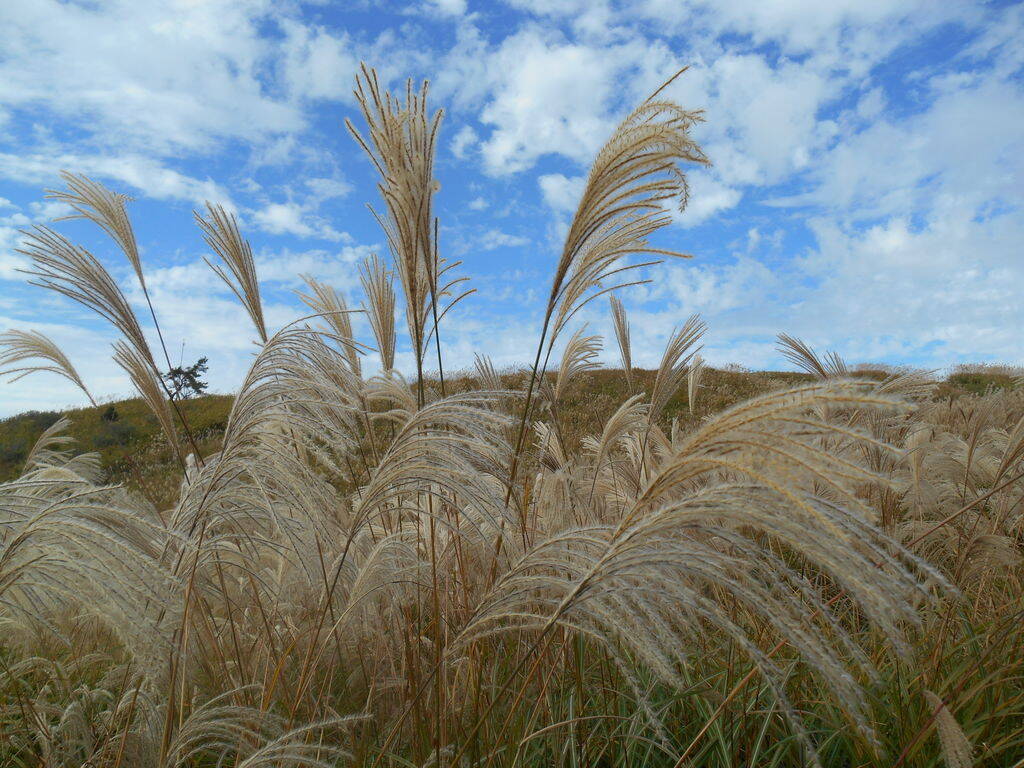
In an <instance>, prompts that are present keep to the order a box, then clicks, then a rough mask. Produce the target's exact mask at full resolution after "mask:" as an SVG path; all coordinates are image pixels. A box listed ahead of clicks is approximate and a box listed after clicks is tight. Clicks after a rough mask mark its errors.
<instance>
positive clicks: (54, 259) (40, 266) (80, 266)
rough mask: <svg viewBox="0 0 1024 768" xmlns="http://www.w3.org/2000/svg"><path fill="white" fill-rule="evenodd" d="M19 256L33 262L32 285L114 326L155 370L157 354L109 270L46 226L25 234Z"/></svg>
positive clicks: (35, 228) (89, 254) (30, 272)
mask: <svg viewBox="0 0 1024 768" xmlns="http://www.w3.org/2000/svg"><path fill="white" fill-rule="evenodd" d="M24 235H25V241H24V243H23V244H22V246H21V247H20V248H18V253H21V254H23V255H25V256H28V257H29V258H30V259H32V268H31V269H28V270H26V272H27V273H28V274H29V275H31V276H32V277H33V278H34V279H32V280H30V281H29V282H30V284H32V285H38V286H40V287H42V288H49V289H50V290H53V291H56V292H57V293H60V294H62V295H64V296H67V297H68V298H69V299H72V300H73V301H76V302H78V303H79V304H81V305H82V306H84V307H87V308H89V309H91V310H92V311H94V312H95V313H96V314H98V315H100V317H102V318H104V319H105V320H107V321H108V322H110V323H111V324H112V325H113V326H114V327H115V328H116V329H117V330H118V331H120V332H121V334H122V335H123V336H124V337H125V339H127V341H128V342H129V343H130V344H131V345H132V347H134V349H135V351H136V353H137V354H138V355H139V356H141V357H143V358H145V360H146V361H147V362H149V364H150V365H151V366H152V367H153V368H154V369H155V368H156V364H155V363H154V362H153V354H152V352H151V351H150V349H149V344H148V343H147V342H146V336H145V334H144V333H143V332H142V326H141V325H139V321H138V318H137V317H136V316H135V312H134V311H133V310H132V308H131V305H130V304H129V303H128V299H126V298H125V296H124V294H123V293H122V292H121V289H120V288H118V286H117V283H116V282H114V279H113V278H112V277H111V276H110V273H109V272H107V270H106V268H105V267H104V266H103V265H102V264H100V263H99V261H97V260H96V258H95V257H94V256H93V255H92V254H91V253H89V252H88V251H87V250H85V249H84V248H81V247H79V246H76V245H75V244H74V243H72V242H71V241H69V240H68V239H67V238H65V237H64V236H63V235H60V234H58V233H57V232H55V231H53V230H52V229H50V228H48V227H44V226H35V227H33V228H32V230H30V231H28V232H25V233H24Z"/></svg>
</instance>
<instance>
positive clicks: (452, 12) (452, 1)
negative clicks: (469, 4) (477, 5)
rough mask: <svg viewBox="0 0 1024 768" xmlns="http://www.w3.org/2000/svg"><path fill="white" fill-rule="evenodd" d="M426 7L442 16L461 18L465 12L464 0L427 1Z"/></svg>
mask: <svg viewBox="0 0 1024 768" xmlns="http://www.w3.org/2000/svg"><path fill="white" fill-rule="evenodd" d="M426 7H427V8H428V9H429V10H431V11H436V12H438V13H440V14H441V15H443V16H461V15H462V14H464V13H465V12H466V0H427V2H426Z"/></svg>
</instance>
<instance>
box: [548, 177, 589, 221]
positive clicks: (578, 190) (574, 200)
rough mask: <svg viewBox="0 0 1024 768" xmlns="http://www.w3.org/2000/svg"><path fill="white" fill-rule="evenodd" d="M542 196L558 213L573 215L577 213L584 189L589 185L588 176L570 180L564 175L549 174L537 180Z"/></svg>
mask: <svg viewBox="0 0 1024 768" xmlns="http://www.w3.org/2000/svg"><path fill="white" fill-rule="evenodd" d="M537 183H538V184H539V185H540V191H541V195H542V196H543V197H544V202H545V203H547V204H548V205H549V206H550V207H551V208H552V210H554V211H555V212H556V213H563V214H572V213H575V212H576V206H578V205H579V202H580V198H581V197H582V196H583V188H584V186H585V185H586V183H587V177H586V176H573V177H572V178H569V177H568V176H566V175H565V174H562V173H548V174H545V175H543V176H541V177H539V178H538V179H537Z"/></svg>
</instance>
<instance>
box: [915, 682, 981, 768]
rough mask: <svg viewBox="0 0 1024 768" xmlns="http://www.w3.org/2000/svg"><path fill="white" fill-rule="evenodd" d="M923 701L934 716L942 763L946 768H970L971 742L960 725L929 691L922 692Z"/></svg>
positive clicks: (971, 763)
mask: <svg viewBox="0 0 1024 768" xmlns="http://www.w3.org/2000/svg"><path fill="white" fill-rule="evenodd" d="M924 700H925V701H926V702H927V703H928V707H929V710H930V712H931V713H933V714H934V716H935V731H936V733H938V736H939V744H941V746H942V761H943V762H944V763H945V764H946V768H971V766H972V765H974V760H973V758H972V757H971V751H972V750H971V742H970V741H969V740H968V738H967V735H966V734H965V733H964V731H963V728H961V727H960V723H958V722H957V721H956V718H955V717H953V713H952V712H950V711H949V708H948V707H947V706H946V703H945V702H944V701H943V700H942V699H941V698H939V696H937V695H936V694H934V693H932V692H931V691H929V690H925V691H924Z"/></svg>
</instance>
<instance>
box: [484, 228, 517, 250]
mask: <svg viewBox="0 0 1024 768" xmlns="http://www.w3.org/2000/svg"><path fill="white" fill-rule="evenodd" d="M478 242H479V245H480V248H481V249H483V250H485V251H493V250H495V249H496V248H516V247H519V246H523V245H529V244H530V239H529V238H528V237H520V236H519V235H510V234H508V233H507V232H502V231H500V230H497V229H489V230H487V231H486V232H484V234H483V235H481V236H480V239H479V241H478Z"/></svg>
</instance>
